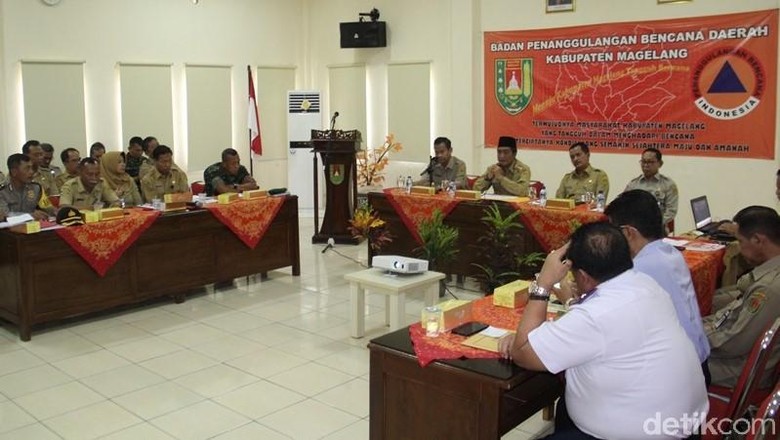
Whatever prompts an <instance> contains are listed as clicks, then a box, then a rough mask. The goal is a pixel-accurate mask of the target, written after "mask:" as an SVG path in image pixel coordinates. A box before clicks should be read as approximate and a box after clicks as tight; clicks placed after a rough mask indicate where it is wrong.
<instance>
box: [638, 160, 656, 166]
mask: <svg viewBox="0 0 780 440" xmlns="http://www.w3.org/2000/svg"><path fill="white" fill-rule="evenodd" d="M639 163H640V164H642V165H652V164H654V163H658V161H657V160H655V159H653V160H644V159H642V160H640V161H639Z"/></svg>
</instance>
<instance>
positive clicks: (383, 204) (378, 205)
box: [368, 192, 543, 276]
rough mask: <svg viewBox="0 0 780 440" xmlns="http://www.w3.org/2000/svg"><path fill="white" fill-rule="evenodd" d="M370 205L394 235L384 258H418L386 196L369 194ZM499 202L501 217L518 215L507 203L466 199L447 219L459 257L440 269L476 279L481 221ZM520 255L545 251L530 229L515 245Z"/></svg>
mask: <svg viewBox="0 0 780 440" xmlns="http://www.w3.org/2000/svg"><path fill="white" fill-rule="evenodd" d="M368 202H369V203H370V204H371V207H372V208H373V209H374V210H375V211H376V212H377V214H379V218H381V219H382V220H384V221H385V222H387V230H388V231H390V233H391V234H392V236H393V241H392V242H391V243H389V244H388V245H386V246H384V247H383V248H382V252H381V253H382V254H384V255H404V256H407V257H416V258H419V255H417V254H415V252H414V249H416V248H417V247H419V246H420V244H419V243H417V241H415V239H414V237H413V236H412V234H411V233H410V232H409V230H408V229H407V227H406V225H405V224H404V222H403V221H402V220H401V217H400V216H399V215H398V213H397V212H396V211H395V208H393V206H392V205H391V204H390V202H389V201H388V200H387V195H386V194H384V193H373V192H372V193H369V194H368ZM493 203H496V205H497V206H498V209H499V210H500V211H501V214H502V215H504V216H508V215H510V214H512V213H513V212H515V208H514V207H513V206H511V205H510V204H508V203H503V202H495V201H492V200H473V201H472V200H464V201H462V202H460V203H458V205H457V206H456V207H455V208H454V209H453V210H452V212H450V213H449V215H447V216H446V217H445V218H444V223H445V224H446V225H448V226H452V227H455V228H457V229H458V249H460V252H458V255H457V256H456V258H455V261H453V262H452V263H451V264H449V265H446V267H441V268H437V270H441V271H442V272H444V273H447V274H453V275H463V276H474V275H476V274H478V273H479V269H478V268H476V267H474V266H473V265H472V263H481V261H480V260H479V253H478V249H479V248H480V247H479V246H478V243H477V240H478V239H479V237H480V236H482V235H483V234H484V233H485V225H484V224H483V223H482V222H481V221H480V219H481V218H482V217H484V216H485V213H484V210H485V209H486V208H488V207H489V206H490V205H491V204H493ZM512 244H513V245H514V246H515V248H516V249H517V250H518V251H519V252H520V253H521V254H527V253H531V252H542V251H543V249H542V247H541V246H540V245H539V243H537V241H536V240H535V239H534V237H533V235H532V234H531V233H529V232H528V230H527V229H525V228H524V229H522V230H521V231H520V234H519V237H518V240H517V241H516V242H515V243H512ZM368 252H369V261H370V258H372V257H373V256H374V253H373V250H372V249H371V247H370V246H369V248H368Z"/></svg>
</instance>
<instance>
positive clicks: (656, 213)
mask: <svg viewBox="0 0 780 440" xmlns="http://www.w3.org/2000/svg"><path fill="white" fill-rule="evenodd" d="M604 214H605V215H606V216H607V217H608V218H609V221H610V222H611V223H612V224H613V225H615V226H617V227H619V228H620V230H621V231H623V236H624V237H626V241H628V248H629V250H630V251H631V258H633V259H634V269H636V270H637V271H639V272H642V273H644V274H646V275H648V276H649V277H650V278H652V279H653V280H654V281H655V282H656V283H658V285H659V286H661V288H663V289H664V290H665V291H666V292H667V293H668V294H669V298H670V299H671V300H672V304H674V310H675V311H676V312H677V319H679V320H680V324H681V325H682V326H683V329H685V333H686V334H687V335H688V338H689V339H690V340H691V342H692V343H693V346H694V347H695V348H696V354H698V355H699V362H701V368H702V371H703V372H704V379H705V382H706V383H707V384H708V385H709V382H710V370H709V367H708V365H707V358H708V357H709V356H710V344H709V342H708V341H707V335H706V334H705V333H704V324H703V323H702V316H701V311H700V310H699V303H698V301H697V299H696V291H695V290H694V289H693V280H691V271H690V269H689V268H688V265H687V264H686V263H685V259H684V258H683V256H682V253H680V251H678V250H677V249H675V248H674V246H672V245H670V244H668V243H664V241H663V240H662V238H663V237H664V232H663V221H662V214H661V209H660V207H659V206H658V203H657V202H656V199H655V197H654V196H653V195H652V194H651V193H649V192H647V191H644V190H641V189H635V190H631V191H626V192H624V193H622V194H620V195H619V196H618V197H617V198H616V199H615V200H613V201H612V203H610V204H609V206H607V209H606V210H605V211H604Z"/></svg>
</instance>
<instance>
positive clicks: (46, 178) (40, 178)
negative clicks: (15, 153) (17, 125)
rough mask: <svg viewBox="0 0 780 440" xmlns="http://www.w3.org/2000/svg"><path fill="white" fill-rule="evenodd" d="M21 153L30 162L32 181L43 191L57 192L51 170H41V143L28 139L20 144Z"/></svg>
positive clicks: (46, 192)
mask: <svg viewBox="0 0 780 440" xmlns="http://www.w3.org/2000/svg"><path fill="white" fill-rule="evenodd" d="M22 153H23V154H25V155H27V157H29V158H30V161H31V162H32V171H33V175H32V181H33V182H35V183H38V184H40V185H41V188H43V192H44V193H45V194H46V195H48V196H50V195H54V194H58V193H59V188H58V187H57V184H56V183H54V176H53V175H52V174H51V172H43V170H42V169H41V166H42V165H43V148H42V147H41V143H40V142H38V141H36V140H29V141H27V142H25V143H24V145H23V146H22Z"/></svg>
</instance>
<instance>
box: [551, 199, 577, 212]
mask: <svg viewBox="0 0 780 440" xmlns="http://www.w3.org/2000/svg"><path fill="white" fill-rule="evenodd" d="M545 206H546V207H547V208H550V209H561V210H565V211H571V210H572V209H574V200H572V199H547V205H545Z"/></svg>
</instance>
